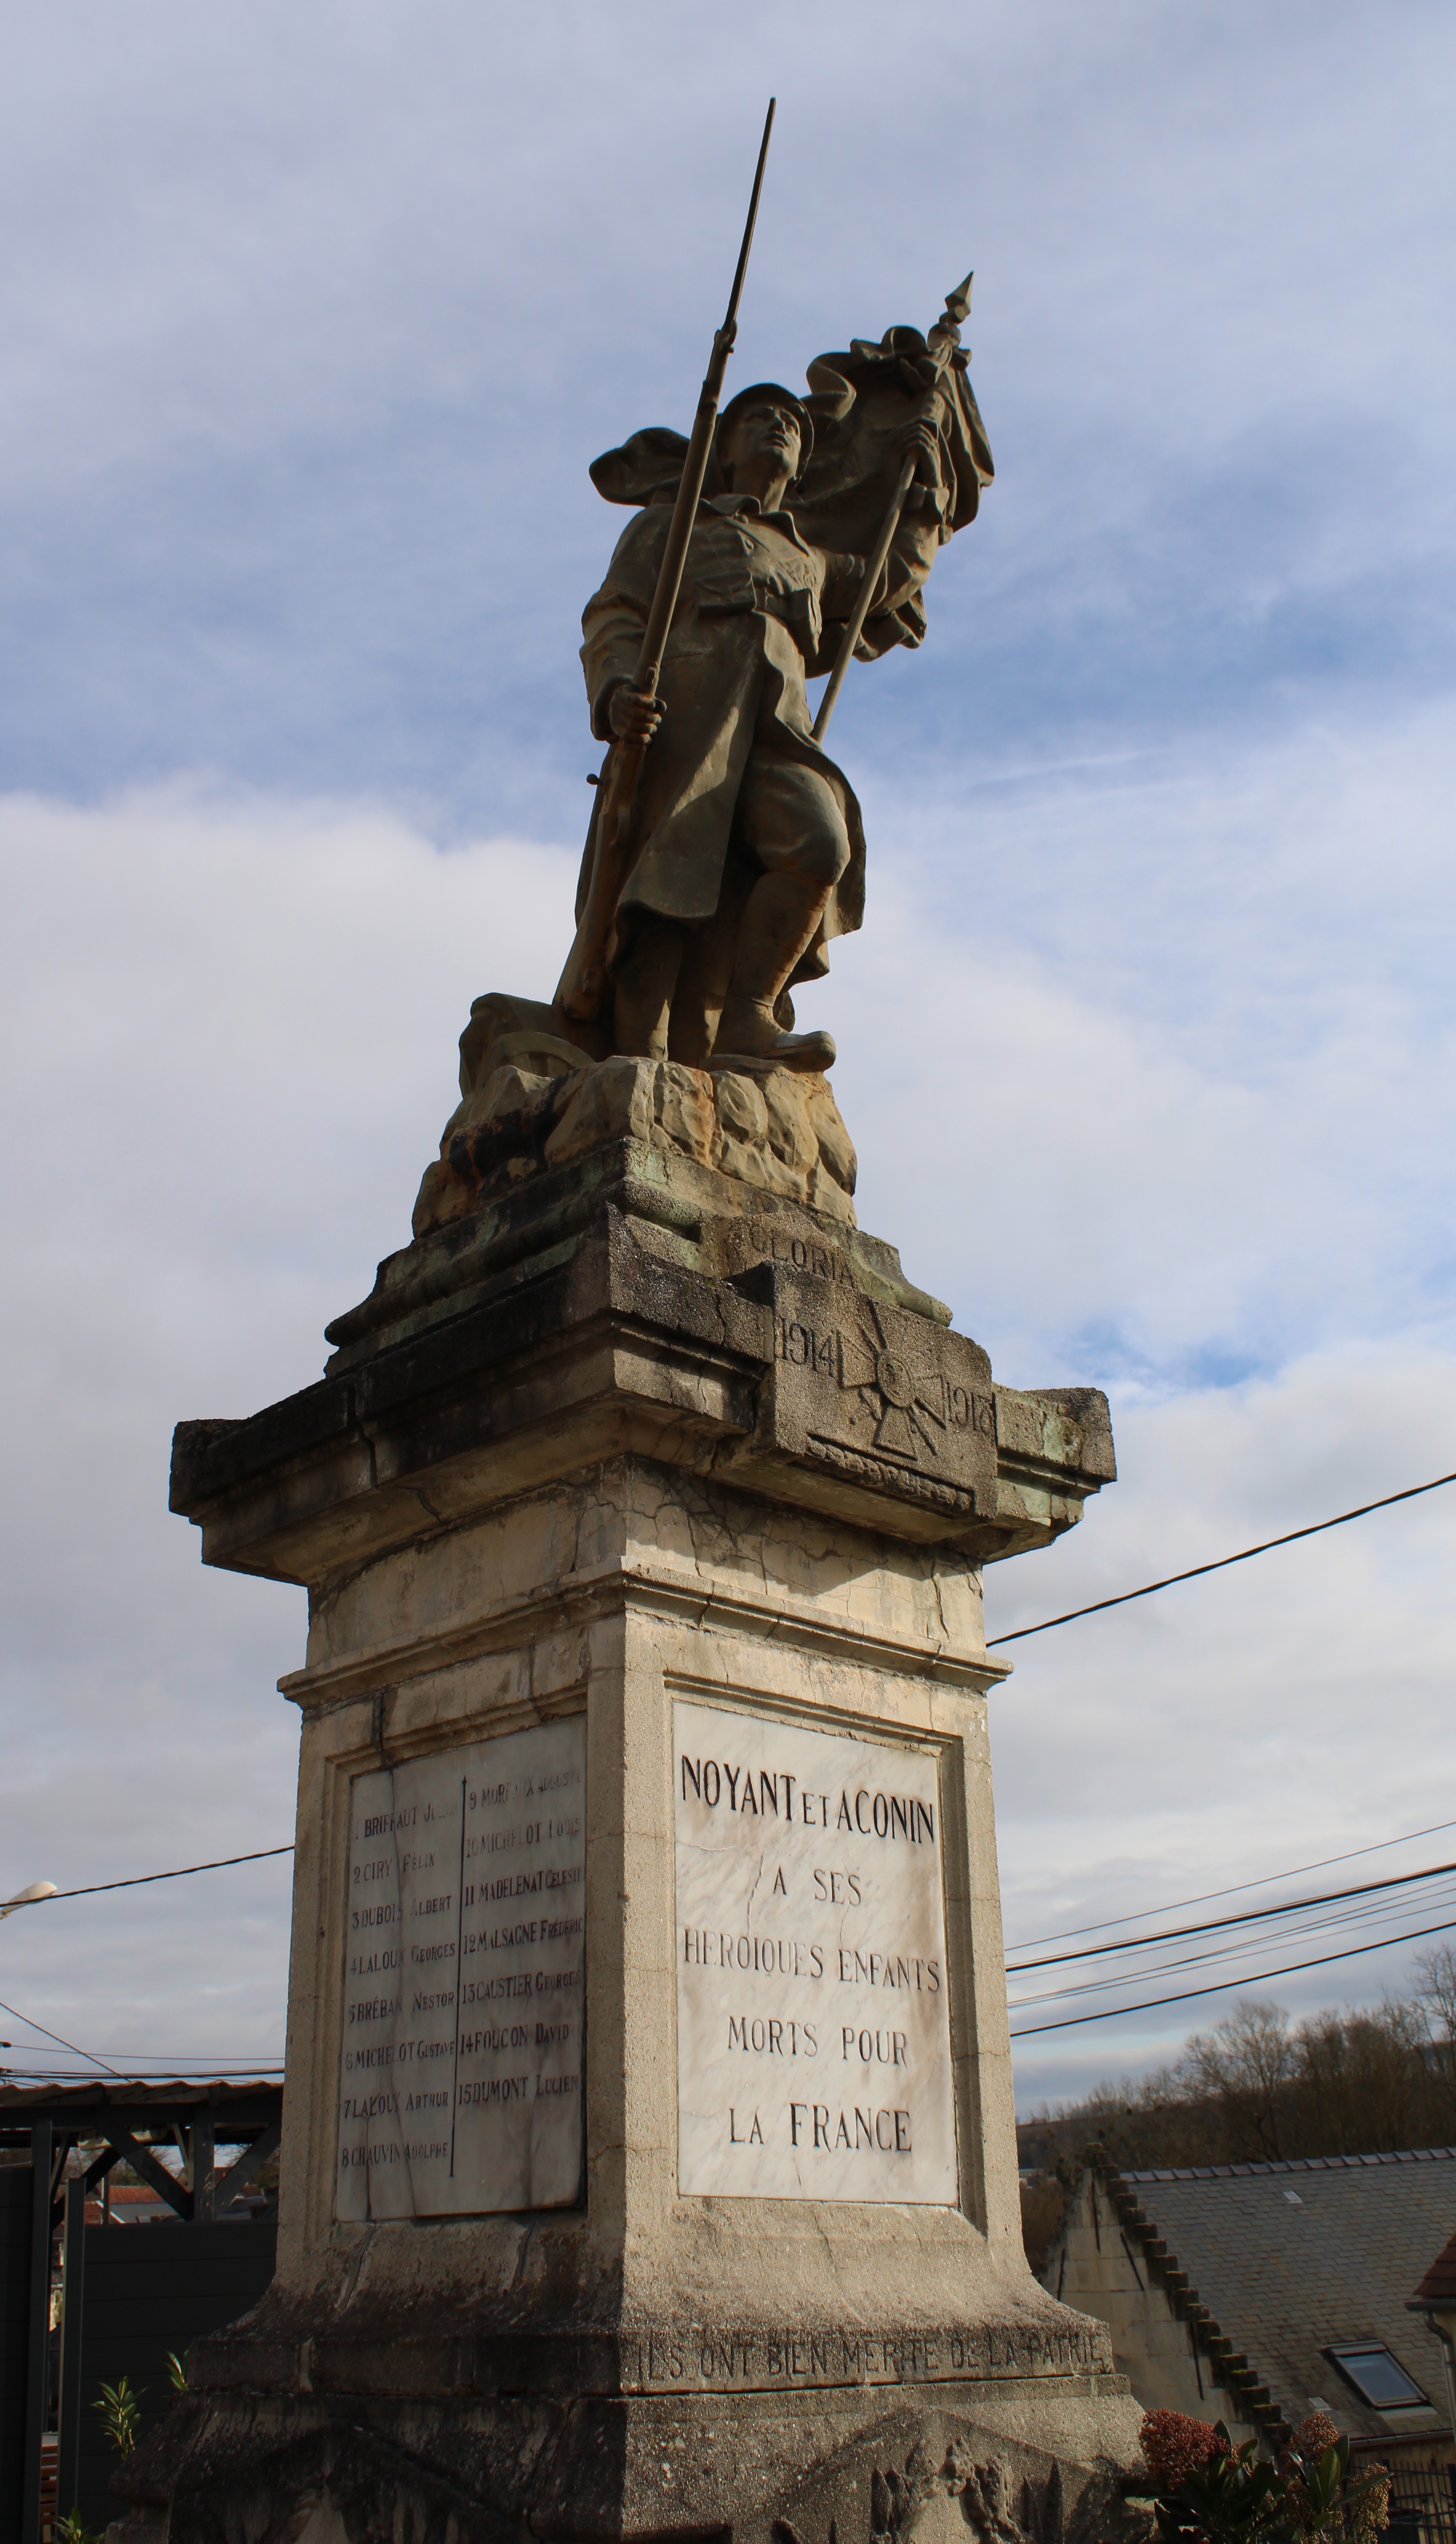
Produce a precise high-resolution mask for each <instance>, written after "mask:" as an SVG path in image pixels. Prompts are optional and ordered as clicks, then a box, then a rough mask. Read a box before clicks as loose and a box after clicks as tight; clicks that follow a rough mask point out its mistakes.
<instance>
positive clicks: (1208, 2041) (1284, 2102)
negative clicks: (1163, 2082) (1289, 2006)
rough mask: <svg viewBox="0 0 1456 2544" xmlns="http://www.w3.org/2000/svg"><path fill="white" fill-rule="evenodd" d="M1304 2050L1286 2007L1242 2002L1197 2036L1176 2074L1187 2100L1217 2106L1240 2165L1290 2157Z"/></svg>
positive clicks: (1187, 2047)
mask: <svg viewBox="0 0 1456 2544" xmlns="http://www.w3.org/2000/svg"><path fill="white" fill-rule="evenodd" d="M1298 2070H1299V2048H1298V2044H1297V2042H1296V2040H1295V2038H1294V2036H1293V2035H1292V2034H1291V2032H1290V2029H1289V2017H1288V2016H1287V2014H1286V2013H1285V2012H1284V2009H1283V2007H1282V2006H1281V2005H1273V2004H1270V2003H1269V2002H1268V2001H1267V2000H1266V1999H1254V1998H1241V2000H1240V2002H1239V2004H1238V2005H1237V2006H1236V2007H1235V2008H1234V2011H1233V2013H1232V2014H1231V2015H1230V2016H1229V2017H1228V2020H1227V2021H1226V2022H1224V2023H1220V2024H1216V2025H1215V2026H1214V2028H1213V2029H1212V2031H1201V2032H1194V2034H1193V2036H1192V2038H1191V2039H1190V2040H1189V2041H1188V2044H1187V2046H1186V2048H1185V2049H1184V2052H1183V2055H1182V2057H1181V2058H1180V2059H1179V2062H1178V2066H1177V2068H1176V2070H1175V2073H1176V2074H1177V2076H1178V2079H1179V2082H1180V2084H1181V2085H1182V2088H1183V2091H1184V2092H1185V2094H1187V2095H1188V2096H1190V2097H1194V2096H1203V2097H1206V2098H1207V2099H1208V2100H1210V2101H1214V2102H1217V2103H1218V2104H1219V2106H1220V2107H1221V2109H1222V2111H1223V2115H1224V2121H1225V2125H1226V2127H1227V2130H1228V2133H1229V2136H1230V2138H1231V2139H1232V2140H1233V2141H1234V2143H1235V2146H1236V2148H1237V2152H1236V2154H1235V2155H1234V2157H1233V2161H1234V2162H1235V2163H1253V2164H1260V2163H1265V2164H1266V2163H1271V2162H1274V2161H1276V2160H1277V2158H1278V2157H1280V2156H1282V2155H1287V2154H1288V2153H1289V2151H1290V2150H1289V2146H1288V2143H1287V2141H1288V2137H1289V2119H1290V2113H1289V2109H1288V2105H1289V2100H1290V2092H1289V2089H1290V2087H1291V2086H1292V2085H1293V2083H1294V2080H1295V2077H1296V2075H1297V2074H1298Z"/></svg>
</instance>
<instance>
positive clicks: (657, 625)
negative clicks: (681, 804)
mask: <svg viewBox="0 0 1456 2544" xmlns="http://www.w3.org/2000/svg"><path fill="white" fill-rule="evenodd" d="M774 103H775V102H774V100H773V99H772V98H770V99H769V102H768V115H767V118H766V119H765V121H764V127H763V140H762V142H761V144H760V146H759V152H758V167H757V169H756V171H755V173H754V178H753V193H752V196H751V197H750V199H749V203H748V219H747V222H746V224H745V227H744V230H743V244H742V246H741V247H740V249H739V250H738V266H737V272H736V273H735V274H734V276H733V287H732V290H731V291H730V292H729V294H728V316H727V317H726V318H725V320H724V322H723V325H722V326H721V327H720V328H719V330H718V332H717V334H716V335H715V337H714V339H713V353H712V356H711V358H710V359H709V363H708V370H707V375H706V377H705V378H704V381H703V386H702V389H701V391H700V392H699V396H698V412H697V414H696V416H695V417H694V419H693V430H692V437H691V439H690V440H689V442H688V447H687V457H686V458H685V459H684V461H683V463H682V476H681V479H680V481H679V483H678V489H677V500H676V502H675V504H674V505H673V508H672V520H671V524H670V526H669V529H668V532H667V544H666V546H665V547H664V549H663V551H662V563H661V565H660V567H659V568H658V572H657V583H656V589H655V591H654V592H653V595H652V605H651V609H650V611H649V612H648V623H647V628H646V631H645V633H644V636H643V640H642V649H641V651H640V653H639V654H638V658H637V668H636V670H635V671H634V673H633V675H632V686H633V688H634V689H635V690H636V691H637V694H638V696H639V697H642V698H647V699H651V698H654V697H655V696H656V694H657V682H658V680H659V679H660V677H661V675H662V657H663V654H664V653H665V652H666V650H667V637H668V633H669V630H670V629H671V626H672V617H673V612H674V610H675V609H676V607H677V596H678V593H679V592H680V591H681V589H682V578H683V570H684V568H685V566H686V564H687V555H688V541H689V540H690V539H691V537H692V534H693V523H694V522H695V520H696V519H697V517H698V506H699V504H700V502H701V501H702V496H703V483H704V479H705V478H706V477H707V474H708V460H709V454H710V452H711V451H712V447H713V432H714V427H715V426H716V424H717V422H718V407H719V400H720V399H721V397H722V396H723V382H724V374H725V372H726V371H727V369H728V356H729V354H730V353H731V352H732V350H733V339H734V337H735V336H736V334H737V332H738V300H739V296H740V294H741V292H742V289H743V277H744V275H745V274H746V272H747V270H748V251H749V249H750V247H751V246H752V244H753V226H754V223H755V221H756V220H757V218H758V198H759V193H760V191H761V189H762V186H763V170H764V163H765V161H766V160H767V158H768V144H769V134H770V133H771V132H772V130H773V128H774ZM649 748H650V746H649V744H648V743H646V742H638V741H633V740H628V739H626V738H624V737H623V736H621V735H618V736H617V737H616V738H615V739H614V741H613V742H612V745H611V748H610V750H609V751H608V753H607V755H606V758H605V760H604V761H603V763H602V768H601V773H600V775H599V777H598V779H597V781H596V782H597V788H598V793H597V803H596V822H595V847H594V852H593V855H592V861H591V877H590V881H589V883H588V885H587V889H586V899H585V902H584V903H583V905H582V909H581V916H580V918H579V920H578V922H577V926H576V934H575V940H574V942H573V945H572V950H571V953H570V954H569V955H568V956H567V963H566V969H565V971H564V972H563V973H562V976H561V980H560V982H559V983H558V985H557V992H556V997H555V999H554V1001H553V1003H554V1005H555V1006H556V1007H557V1008H558V1009H559V1010H560V1012H561V1013H562V1014H563V1015H564V1016H568V1017H570V1018H572V1019H573V1021H574V1022H575V1023H577V1024H585V1023H589V1022H590V1020H591V1019H592V1018H593V1017H594V1016H595V1015H596V1014H597V1012H598V1010H599V1008H600V1006H601V1002H602V997H603V994H604V993H605V990H606V979H607V956H608V949H609V946H610V942H611V935H612V928H613V925H614V922H615V918H616V911H617V901H618V897H619V895H620V893H621V890H622V886H623V884H624V883H625V882H626V880H627V875H628V871H629V868H630V865H631V861H632V817H633V809H634V805H635V801H636V796H637V784H638V779H639V778H640V776H641V774H642V766H643V761H644V760H645V758H646V757H647V754H648V751H649Z"/></svg>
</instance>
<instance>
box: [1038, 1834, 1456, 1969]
mask: <svg viewBox="0 0 1456 2544" xmlns="http://www.w3.org/2000/svg"><path fill="white" fill-rule="evenodd" d="M1450 1828H1456V1820H1435V1821H1433V1822H1432V1824H1431V1826H1430V1827H1429V1828H1418V1829H1407V1831H1406V1833H1405V1835H1404V1836H1403V1837H1383V1838H1379V1839H1377V1841H1376V1843H1375V1844H1374V1845H1373V1846H1352V1847H1350V1848H1349V1849H1348V1850H1347V1852H1346V1853H1345V1854H1343V1855H1322V1856H1318V1857H1317V1858H1316V1860H1315V1862H1314V1863H1313V1864H1289V1865H1286V1866H1285V1867H1284V1869H1283V1871H1282V1872H1265V1873H1262V1874H1261V1876H1260V1878H1259V1879H1258V1880H1257V1881H1231V1882H1229V1883H1228V1885H1227V1887H1226V1888H1225V1889H1222V1890H1195V1891H1194V1893H1193V1895H1192V1897H1191V1899H1165V1900H1164V1902H1163V1905H1162V1907H1161V1908H1129V1909H1128V1911H1127V1914H1126V1916H1125V1917H1094V1918H1093V1920H1092V1922H1091V1924H1090V1925H1087V1926H1064V1927H1063V1928H1062V1929H1061V1932H1060V1933H1059V1934H1056V1935H1028V1936H1026V1937H1024V1939H1023V1941H1022V1942H1021V1943H1019V1944H1008V1945H1007V1947H1006V1948H1007V1950H1008V1951H1009V1952H1031V1951H1035V1948H1036V1946H1037V1945H1038V1944H1070V1943H1071V1942H1073V1940H1074V1939H1075V1938H1076V1937H1077V1936H1078V1935H1103V1934H1106V1932H1107V1930H1108V1928H1109V1927H1110V1926H1135V1925H1137V1924H1138V1923H1139V1921H1140V1920H1141V1919H1142V1918H1144V1917H1172V1916H1174V1915H1176V1914H1177V1912H1178V1910H1179V1909H1180V1908H1202V1907H1205V1906H1206V1905H1207V1903H1208V1901H1209V1900H1210V1899H1237V1897H1238V1895H1239V1893H1240V1891H1241V1890H1266V1889H1267V1888H1268V1886H1269V1883H1270V1882H1271V1881H1297V1880H1298V1878H1299V1875H1300V1874H1301V1872H1326V1871H1328V1870H1329V1868H1330V1866H1331V1865H1332V1864H1354V1863H1355V1862H1356V1861H1357V1859H1358V1858H1359V1857H1360V1856H1362V1855H1384V1854H1385V1853H1386V1852H1387V1850H1388V1849H1389V1848H1391V1847H1393V1846H1414V1845H1415V1843H1416V1840H1417V1839H1418V1837H1441V1836H1443V1835H1444V1834H1445V1831H1446V1830H1447V1829H1450Z"/></svg>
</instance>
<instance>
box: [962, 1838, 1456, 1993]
mask: <svg viewBox="0 0 1456 2544" xmlns="http://www.w3.org/2000/svg"><path fill="white" fill-rule="evenodd" d="M1443 1872H1456V1863H1452V1864H1431V1865H1427V1866H1426V1868H1425V1869H1424V1871H1423V1872H1393V1873H1392V1874H1391V1875H1390V1877H1389V1879H1388V1880H1385V1881H1358V1882H1355V1883H1354V1884H1353V1885H1352V1886H1351V1888H1349V1889H1348V1890H1327V1891H1325V1892H1323V1893H1322V1894H1321V1895H1320V1896H1319V1897H1317V1898H1313V1899H1284V1900H1280V1901H1278V1902H1277V1903H1276V1904H1275V1906H1273V1907H1272V1908H1246V1909H1244V1910H1243V1912H1242V1914H1241V1915H1239V1916H1237V1917H1210V1918H1208V1919H1207V1920H1206V1921H1205V1923H1204V1924H1202V1925H1201V1926H1166V1927H1164V1928H1163V1930H1162V1932H1161V1933H1159V1934H1155V1935H1129V1936H1128V1937H1127V1940H1126V1942H1125V1943H1121V1944H1087V1945H1084V1947H1083V1948H1082V1950H1081V1951H1080V1952H1048V1953H1047V1954H1046V1955H1045V1958H1044V1959H1042V1960H1039V1961H1008V1962H1007V1964H1006V1975H1007V1977H1008V1978H1018V1977H1020V1976H1021V1974H1022V1973H1023V1972H1024V1971H1026V1970H1050V1969H1056V1968H1059V1967H1060V1966H1062V1965H1063V1964H1064V1963H1065V1962H1067V1961H1091V1960H1095V1959H1096V1958H1097V1957H1098V1955H1099V1954H1100V1953H1103V1952H1136V1951H1140V1950H1141V1949H1142V1948H1144V1946H1145V1945H1148V1944H1179V1943H1183V1942H1184V1941H1186V1940H1187V1939H1188V1938H1189V1937H1191V1936H1194V1935H1212V1934H1216V1933H1217V1932H1219V1930H1220V1929H1221V1928H1223V1927H1226V1926H1252V1925H1255V1924H1256V1923H1257V1922H1258V1921H1259V1920H1260V1919H1261V1918H1264V1917H1292V1916H1293V1915H1295V1914H1296V1912H1297V1911H1299V1910H1301V1909H1304V1908H1331V1907H1334V1906H1336V1905H1337V1904H1338V1903H1339V1902H1340V1901H1341V1900H1342V1899H1362V1898H1365V1897H1367V1896H1368V1895H1369V1894H1370V1893H1372V1892H1374V1891H1378V1890H1400V1889H1404V1888H1405V1886H1406V1885H1407V1884H1408V1883H1409V1882H1412V1881H1433V1880H1435V1878H1436V1876H1437V1875H1438V1874H1439V1873H1443ZM1047 1940H1048V1942H1050V1941H1051V1940H1052V1939H1051V1938H1050V1937H1048V1938H1047Z"/></svg>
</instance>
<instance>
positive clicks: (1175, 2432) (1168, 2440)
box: [1138, 2412, 1229, 2491]
mask: <svg viewBox="0 0 1456 2544" xmlns="http://www.w3.org/2000/svg"><path fill="white" fill-rule="evenodd" d="M1138 2434H1139V2437H1140V2440H1141V2444H1142V2452H1143V2461H1144V2463H1145V2464H1146V2466H1147V2468H1148V2471H1149V2473H1150V2474H1151V2475H1152V2477H1153V2480H1154V2482H1155V2484H1156V2485H1157V2488H1158V2490H1159V2491H1177V2489H1178V2487H1179V2485H1180V2483H1183V2482H1186V2481H1187V2480H1188V2475H1189V2474H1190V2473H1200V2472H1201V2471H1202V2469H1203V2467H1204V2465H1205V2464H1206V2463H1207V2462H1208V2459H1209V2457H1210V2456H1216V2455H1227V2454H1228V2451H1229V2443H1228V2438H1227V2436H1226V2435H1220V2433H1219V2431H1218V2430H1217V2429H1215V2428H1213V2427H1212V2426H1211V2425H1210V2424H1209V2423H1208V2422H1207V2421H1190V2420H1189V2418H1188V2414H1187V2412H1149V2413H1148V2414H1147V2416H1146V2418H1145V2419H1144V2421H1143V2425H1142V2428H1141V2430H1140V2431H1139V2433H1138Z"/></svg>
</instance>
